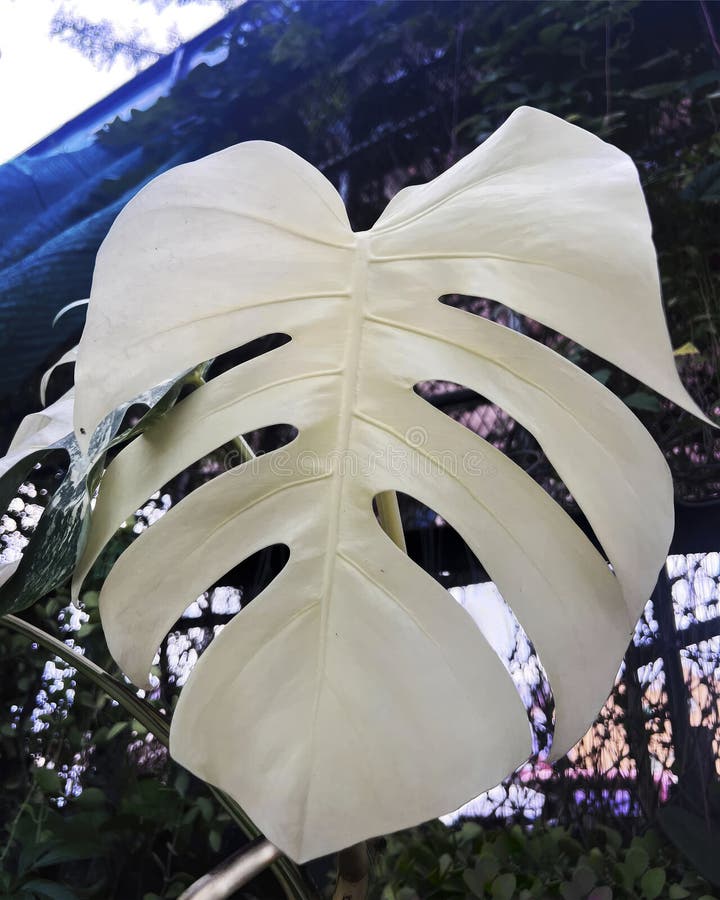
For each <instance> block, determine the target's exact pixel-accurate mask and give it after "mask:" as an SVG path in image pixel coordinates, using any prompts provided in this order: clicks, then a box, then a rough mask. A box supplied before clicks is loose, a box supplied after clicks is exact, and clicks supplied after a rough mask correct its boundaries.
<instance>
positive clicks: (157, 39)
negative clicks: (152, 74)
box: [0, 0, 225, 163]
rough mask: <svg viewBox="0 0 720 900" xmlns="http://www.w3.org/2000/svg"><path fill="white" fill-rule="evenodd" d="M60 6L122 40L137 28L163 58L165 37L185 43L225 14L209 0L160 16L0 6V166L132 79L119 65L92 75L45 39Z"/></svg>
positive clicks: (116, 6) (94, 1)
mask: <svg viewBox="0 0 720 900" xmlns="http://www.w3.org/2000/svg"><path fill="white" fill-rule="evenodd" d="M61 6H64V7H65V9H68V10H72V11H75V12H76V13H77V15H79V16H83V17H86V18H88V19H90V20H93V21H97V20H99V19H101V18H107V19H110V20H111V21H112V22H113V23H114V24H115V26H116V28H117V30H118V32H119V33H121V34H122V33H125V32H127V33H130V32H131V31H132V30H133V29H134V27H135V26H140V27H141V28H143V29H144V31H145V32H146V35H147V42H148V43H149V44H150V45H151V46H153V48H155V49H157V50H160V51H161V52H162V51H165V50H167V49H168V37H167V36H168V34H169V33H170V32H171V31H173V30H174V31H176V32H177V33H178V34H179V35H180V37H181V38H182V40H189V39H190V38H192V37H194V36H195V35H196V34H199V33H200V32H201V31H204V30H205V29H206V28H208V27H209V26H210V25H212V24H213V23H214V22H216V21H217V20H218V19H220V18H221V17H222V16H223V15H224V14H225V13H224V9H223V7H222V6H221V5H220V3H219V2H213V0H209V2H206V3H193V2H190V3H188V4H187V5H183V6H176V5H174V4H172V3H171V4H169V5H168V6H166V7H165V9H162V10H158V9H157V8H156V6H155V4H154V3H153V2H152V0H147V2H138V0H111V2H106V3H99V2H98V0H0V163H2V162H5V161H7V160H8V159H11V158H12V157H14V156H17V154H19V153H21V152H22V151H23V150H25V149H27V148H28V147H30V146H32V145H33V144H34V143H36V142H37V141H39V140H41V139H42V138H43V137H45V136H46V135H48V134H50V133H52V132H53V131H55V130H56V129H57V128H59V127H60V126H61V125H63V124H64V123H65V122H67V121H69V120H70V119H72V118H74V117H75V116H76V115H78V113H81V112H82V111H83V110H85V109H87V108H88V107H89V106H92V104H93V103H95V102H97V101H98V100H100V99H102V98H103V97H105V96H106V95H107V94H109V93H111V92H112V91H113V90H115V88H117V87H119V86H120V85H121V84H123V83H124V82H126V81H128V80H129V79H131V78H132V77H133V76H134V75H135V74H136V71H137V70H135V69H134V68H133V67H132V66H131V65H130V64H129V63H128V62H126V61H124V60H117V61H116V62H114V63H113V64H112V66H111V67H109V68H108V67H107V66H106V67H104V68H100V69H98V68H97V67H96V66H95V65H94V64H93V63H92V62H90V61H89V60H87V59H85V58H84V57H83V56H82V55H81V54H80V52H79V51H78V50H74V49H72V48H71V47H69V46H68V45H67V44H65V43H63V42H62V41H60V40H59V39H58V38H50V37H49V34H50V22H51V20H52V17H53V14H54V13H55V12H56V11H57V10H58V9H59V8H60V7H61ZM151 62H152V61H150V62H149V63H146V64H145V65H146V66H147V65H150V64H151Z"/></svg>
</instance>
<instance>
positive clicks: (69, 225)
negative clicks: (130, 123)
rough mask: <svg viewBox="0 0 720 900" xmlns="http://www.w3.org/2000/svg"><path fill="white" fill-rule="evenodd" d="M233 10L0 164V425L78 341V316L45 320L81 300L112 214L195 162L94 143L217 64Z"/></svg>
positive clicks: (31, 403)
mask: <svg viewBox="0 0 720 900" xmlns="http://www.w3.org/2000/svg"><path fill="white" fill-rule="evenodd" d="M237 13H238V11H237V10H236V11H235V12H234V13H231V14H230V15H229V16H227V17H226V18H225V19H223V20H222V21H221V22H218V23H217V24H216V25H214V26H213V27H212V28H210V29H208V30H207V31H205V32H203V33H202V34H201V35H199V36H198V37H196V38H194V39H193V40H192V41H190V42H189V43H187V44H185V45H183V46H182V47H180V48H178V49H177V50H176V51H175V52H173V53H172V54H170V55H168V56H166V57H163V58H162V59H161V60H159V61H158V62H157V63H155V64H154V65H153V66H151V67H150V68H148V69H146V70H145V71H144V72H142V73H141V74H139V75H137V76H136V77H135V78H133V79H132V80H131V81H130V82H128V83H127V84H125V85H123V86H122V87H120V88H119V89H118V90H116V91H115V92H113V93H112V94H110V95H109V96H108V97H106V98H105V99H103V100H102V101H100V102H99V103H97V104H95V105H94V106H92V107H91V108H90V109H88V110H86V111H85V112H83V113H82V114H81V115H79V116H78V117H77V118H75V119H74V120H72V121H71V122H69V123H68V124H66V125H64V126H63V127H62V128H60V129H58V130H57V131H56V132H54V133H53V134H51V135H49V136H48V137H46V138H45V139H44V140H42V141H40V142H39V143H38V144H35V146H33V147H31V148H30V149H29V150H26V151H25V152H24V153H23V154H21V155H20V156H18V157H17V158H16V159H14V160H12V161H11V162H8V163H6V164H5V165H2V166H0V346H2V355H3V363H4V366H3V369H4V378H3V380H2V388H0V397H5V403H4V404H2V413H1V414H0V425H5V424H7V422H8V420H9V419H12V418H16V417H17V413H18V412H21V413H23V412H27V411H29V410H30V409H31V408H35V407H36V406H37V404H38V401H37V394H36V390H37V382H38V378H39V376H40V374H41V371H42V369H43V367H44V366H46V365H47V364H48V363H49V362H51V361H52V360H53V359H54V358H55V357H57V356H58V355H59V354H60V353H61V352H62V350H63V349H64V348H65V347H66V346H68V345H69V343H71V341H72V340H73V338H75V337H77V334H78V332H79V329H80V327H81V323H82V319H83V315H84V314H83V312H82V310H78V311H74V312H71V313H69V314H68V315H67V316H66V317H65V318H64V319H62V320H61V322H60V323H59V324H58V325H57V326H56V327H55V328H52V321H53V318H54V316H55V314H56V313H57V312H58V310H60V309H61V308H62V307H63V306H64V305H65V304H67V303H68V302H70V301H73V300H77V299H81V298H84V297H87V296H88V293H89V290H90V282H91V277H92V269H93V264H94V259H95V254H96V253H97V249H98V247H99V245H100V243H101V241H102V239H103V238H104V236H105V234H106V233H107V231H108V228H109V227H110V225H111V223H112V221H113V219H114V218H115V216H116V215H117V213H118V212H119V210H120V209H121V208H122V207H123V205H124V204H125V203H127V201H128V200H129V199H130V198H131V197H132V196H133V194H135V193H136V192H137V191H138V190H139V189H140V188H141V187H142V186H143V185H144V184H145V183H146V182H147V181H149V180H150V179H151V178H153V177H154V176H155V175H158V174H159V173H160V172H162V171H164V170H165V169H168V168H170V167H172V166H174V165H177V164H178V163H181V162H185V161H186V160H187V159H190V158H193V157H195V156H197V155H199V153H198V147H197V144H194V145H188V146H187V147H186V149H185V150H181V151H180V152H178V150H177V147H176V146H169V147H168V154H167V155H166V156H164V157H163V155H162V154H158V152H157V147H154V148H153V150H152V153H148V152H147V148H146V147H144V146H128V145H127V144H124V143H121V142H118V143H115V144H113V142H109V141H103V140H101V139H99V138H101V137H102V136H103V134H104V133H105V132H106V130H107V129H108V126H109V125H110V123H112V122H113V121H115V120H117V119H118V118H120V119H127V118H128V117H129V115H130V114H131V111H135V110H143V109H148V108H150V107H151V106H152V105H153V104H155V103H156V102H157V101H158V100H159V99H160V98H163V97H167V96H168V95H169V94H170V92H171V90H172V89H173V88H174V87H175V86H177V85H178V84H179V83H180V82H182V80H183V79H185V78H186V77H187V75H188V74H189V73H190V72H192V71H193V70H194V69H195V68H196V67H197V66H199V65H200V64H205V65H206V66H213V65H215V64H217V63H218V62H221V61H222V60H223V59H225V57H226V55H227V43H228V40H229V37H230V35H231V33H232V29H233V26H234V25H235V20H236V17H237ZM31 394H34V395H35V399H34V400H33V399H32V397H31ZM24 406H26V407H27V408H23V407H24Z"/></svg>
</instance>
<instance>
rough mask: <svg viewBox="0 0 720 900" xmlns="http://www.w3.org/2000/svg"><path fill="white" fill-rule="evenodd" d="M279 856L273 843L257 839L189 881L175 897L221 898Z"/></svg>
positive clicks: (265, 839) (207, 899) (254, 875)
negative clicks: (199, 876)
mask: <svg viewBox="0 0 720 900" xmlns="http://www.w3.org/2000/svg"><path fill="white" fill-rule="evenodd" d="M281 856H282V852H281V851H280V850H278V848H277V847H276V846H275V844H271V843H270V841H269V840H268V839H267V838H262V837H261V838H257V839H256V840H254V841H253V842H252V843H251V844H248V846H247V847H243V848H242V850H238V851H237V853H233V855H232V856H229V857H228V858H227V859H226V860H224V861H223V862H221V863H220V865H219V866H216V867H215V868H214V869H212V870H211V871H210V872H208V873H207V875H203V876H202V878H199V879H198V880H197V881H196V882H194V883H193V884H191V885H190V887H189V888H188V889H187V890H186V891H184V892H183V893H182V894H181V895H180V898H179V900H225V898H226V897H229V896H230V895H231V894H234V893H235V891H236V890H238V888H241V887H242V886H243V885H245V884H247V883H248V882H249V881H252V879H253V878H255V877H256V876H257V875H259V874H260V873H261V872H262V871H263V869H266V868H267V867H268V866H269V865H270V864H271V863H273V862H275V861H276V860H278V859H280V857H281Z"/></svg>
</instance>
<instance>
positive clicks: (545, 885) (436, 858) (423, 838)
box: [370, 821, 712, 900]
mask: <svg viewBox="0 0 720 900" xmlns="http://www.w3.org/2000/svg"><path fill="white" fill-rule="evenodd" d="M701 895H704V896H706V898H710V897H711V896H712V889H711V888H710V886H709V885H708V884H707V882H705V881H704V880H703V879H702V878H701V877H700V876H699V875H697V874H696V873H695V872H694V871H692V870H691V869H688V868H687V866H686V865H685V864H684V862H683V861H682V859H681V857H680V856H679V855H678V853H677V851H676V850H675V849H674V848H673V847H672V846H671V845H668V844H667V843H666V842H665V841H664V840H662V839H661V838H660V836H659V835H658V834H657V832H655V831H652V830H649V831H646V832H645V834H643V835H641V836H635V837H633V838H632V839H630V841H629V842H628V841H627V840H626V839H623V837H622V835H621V834H620V832H618V831H615V830H614V829H611V828H607V827H605V828H598V829H596V830H591V831H588V832H587V833H583V834H582V835H574V834H572V833H571V832H569V831H567V830H566V829H564V828H561V827H546V826H537V827H535V828H533V829H532V830H529V831H524V830H523V829H521V828H520V826H519V825H514V826H512V827H511V828H508V829H503V828H497V829H494V830H489V829H485V828H483V827H482V826H480V825H479V824H477V823H476V822H473V821H466V822H464V823H463V824H461V825H459V826H457V827H455V828H446V827H445V826H444V825H442V824H441V823H439V822H433V823H429V824H428V825H425V826H424V827H423V828H420V829H413V830H412V831H408V832H402V833H400V834H396V835H392V836H391V837H388V838H387V840H386V846H385V848H384V850H382V851H380V852H378V853H377V855H376V856H375V859H374V878H373V888H372V891H371V895H370V896H371V898H372V900H432V898H446V897H447V898H450V897H463V898H467V900H474V898H492V900H511V898H514V900H544V898H553V897H558V898H562V900H586V898H587V900H613V898H614V900H656V898H670V900H674V898H677V900H681V898H683V897H696V898H697V897H699V896H701Z"/></svg>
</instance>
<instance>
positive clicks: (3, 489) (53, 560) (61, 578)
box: [0, 348, 205, 613]
mask: <svg viewBox="0 0 720 900" xmlns="http://www.w3.org/2000/svg"><path fill="white" fill-rule="evenodd" d="M74 349H76V348H74ZM74 357H75V354H74V353H73V351H69V353H67V354H65V356H63V357H62V358H61V359H60V360H59V361H58V362H57V363H55V365H54V366H53V367H52V368H51V369H49V370H48V372H47V373H46V375H45V376H44V377H43V388H42V391H43V394H44V388H45V387H46V386H47V381H48V380H49V377H50V375H51V374H52V372H53V370H54V369H55V368H56V367H57V366H59V365H61V364H62V363H65V362H73V361H74ZM200 368H201V369H203V370H204V368H205V366H202V367H200ZM187 374H188V373H184V374H183V375H182V376H181V377H180V378H178V379H174V380H170V381H166V382H163V383H162V384H160V385H158V386H157V387H155V388H152V389H150V390H149V391H146V392H145V393H144V394H141V395H140V396H139V397H137V398H136V399H135V400H134V401H133V405H134V404H138V405H143V406H147V407H149V410H148V412H147V413H146V414H145V415H144V416H142V417H141V418H140V420H139V421H138V423H137V424H136V425H134V426H132V427H131V428H127V429H125V431H123V432H122V433H121V434H119V435H118V434H117V431H118V428H119V427H120V424H121V423H122V420H123V418H124V416H125V413H126V411H127V409H128V407H129V406H130V405H131V404H128V403H125V404H122V405H120V406H119V407H118V408H117V409H115V410H113V411H111V412H110V413H109V415H107V416H106V417H105V418H104V419H103V421H102V422H101V423H100V425H99V426H98V427H97V428H96V429H95V430H94V432H93V434H92V438H91V440H90V444H89V447H88V450H87V453H83V452H82V451H81V450H80V447H79V446H78V443H77V441H76V440H75V434H74V432H73V430H72V413H73V402H74V391H73V390H70V391H68V393H67V394H65V395H63V396H62V397H61V398H60V399H59V400H58V401H56V402H55V403H53V404H52V406H49V407H48V408H47V409H45V410H43V411H42V412H38V413H33V414H31V415H29V416H27V417H26V418H25V419H24V420H23V422H22V424H21V425H20V428H19V429H18V431H17V433H16V434H15V437H14V438H13V441H12V443H11V445H10V447H9V449H8V453H7V455H6V456H5V457H4V458H2V459H0V504H2V508H3V509H6V508H7V506H8V504H9V502H10V501H11V500H12V498H13V497H14V496H16V494H17V490H18V487H19V486H20V485H21V484H22V482H23V481H24V480H25V479H26V478H27V476H28V473H29V472H30V471H31V470H32V468H33V466H34V465H36V464H37V463H38V462H41V461H42V460H43V459H44V457H45V456H46V455H47V454H48V453H50V452H52V451H53V450H64V451H65V452H66V453H67V454H68V457H69V463H68V471H67V474H66V476H65V478H64V479H63V481H62V483H61V484H60V486H59V487H58V489H57V490H56V491H55V493H54V494H53V496H52V499H51V500H50V502H49V504H48V506H47V508H46V509H45V510H44V511H43V514H42V516H41V518H40V521H39V523H38V526H37V528H36V529H35V531H34V533H33V535H32V540H31V541H30V543H29V545H28V547H27V548H26V550H25V551H24V553H23V555H22V558H21V559H20V560H17V561H13V562H12V563H6V564H5V565H4V566H3V567H2V568H1V569H0V613H8V612H17V611H19V610H22V609H25V608H26V607H28V606H31V605H32V604H33V603H35V602H36V601H37V600H38V599H40V597H43V596H44V595H45V594H47V593H49V592H50V591H52V590H55V589H56V588H57V587H59V586H60V585H61V584H63V582H65V581H66V580H67V579H68V578H69V577H70V575H71V574H72V573H73V570H74V568H75V565H76V564H77V560H78V555H79V553H80V552H81V550H82V547H83V544H84V539H85V534H86V528H87V517H88V513H89V509H90V498H91V497H92V495H93V494H94V492H95V489H96V487H97V482H98V479H99V477H100V475H101V473H102V467H103V464H104V459H105V454H106V453H107V451H108V450H109V449H110V448H111V447H114V446H116V445H117V444H120V443H122V442H124V441H128V440H131V439H133V438H134V437H136V436H137V435H139V434H142V432H143V431H144V430H145V429H146V428H148V427H150V426H151V425H152V424H153V423H154V422H156V421H157V420H158V419H159V418H160V417H161V416H162V415H164V414H165V413H166V412H167V411H168V410H169V409H170V408H171V407H172V406H173V404H174V403H175V402H176V400H177V397H178V395H179V393H180V390H181V388H182V386H183V384H184V383H185V380H186V378H187Z"/></svg>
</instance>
